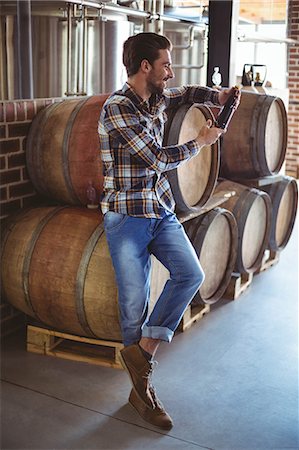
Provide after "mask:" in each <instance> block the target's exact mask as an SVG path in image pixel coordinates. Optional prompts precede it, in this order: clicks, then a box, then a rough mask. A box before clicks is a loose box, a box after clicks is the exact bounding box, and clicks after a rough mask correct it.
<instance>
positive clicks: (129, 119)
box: [104, 103, 222, 172]
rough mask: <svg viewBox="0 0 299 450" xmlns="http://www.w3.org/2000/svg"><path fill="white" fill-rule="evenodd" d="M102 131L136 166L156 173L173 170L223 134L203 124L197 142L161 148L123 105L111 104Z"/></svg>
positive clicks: (107, 107)
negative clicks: (139, 165)
mask: <svg viewBox="0 0 299 450" xmlns="http://www.w3.org/2000/svg"><path fill="white" fill-rule="evenodd" d="M104 128H105V130H106V132H107V133H108V134H109V136H110V137H111V138H112V139H113V140H114V141H116V143H118V144H121V146H122V147H123V148H124V149H125V150H127V151H128V152H129V153H130V154H131V155H132V156H133V157H134V158H136V159H138V162H139V164H142V165H143V166H145V167H147V168H149V169H152V170H155V171H156V172H165V171H167V170H172V169H175V168H176V167H178V166H179V164H180V163H181V162H182V161H187V160H188V159H190V158H191V157H192V156H194V155H196V154H197V153H198V152H199V151H200V149H201V148H202V147H203V146H204V145H209V144H211V143H213V142H216V140H217V139H218V137H219V136H220V135H221V134H222V131H221V130H220V129H218V128H210V126H208V125H206V126H204V127H202V129H201V131H200V133H199V135H198V137H197V138H196V139H193V140H191V141H189V142H187V143H185V144H182V145H172V146H167V147H160V146H158V145H157V144H156V142H155V141H154V139H153V137H152V136H151V135H150V133H149V132H148V129H147V128H146V127H145V126H144V125H143V124H142V123H140V121H139V118H138V116H137V115H136V114H135V112H134V111H133V110H132V109H131V108H130V106H129V105H128V104H125V103H120V104H119V103H110V104H109V105H107V106H106V107H105V118H104Z"/></svg>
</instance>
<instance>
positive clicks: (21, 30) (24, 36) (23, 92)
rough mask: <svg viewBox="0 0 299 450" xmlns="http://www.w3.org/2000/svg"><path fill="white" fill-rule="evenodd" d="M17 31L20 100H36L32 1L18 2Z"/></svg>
mask: <svg viewBox="0 0 299 450" xmlns="http://www.w3.org/2000/svg"><path fill="white" fill-rule="evenodd" d="M17 30H18V32H17V46H18V47H17V54H18V66H19V69H18V84H19V98H34V92H33V64H32V35H31V3H30V0H26V1H20V0H18V1H17Z"/></svg>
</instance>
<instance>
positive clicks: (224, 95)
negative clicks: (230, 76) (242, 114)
mask: <svg viewBox="0 0 299 450" xmlns="http://www.w3.org/2000/svg"><path fill="white" fill-rule="evenodd" d="M231 95H235V96H236V98H237V104H236V107H238V106H239V103H240V99H241V92H240V89H238V88H236V87H232V88H230V89H222V90H221V91H219V103H220V105H221V106H223V105H224V104H225V103H226V101H227V100H228V98H229V97H230V96H231Z"/></svg>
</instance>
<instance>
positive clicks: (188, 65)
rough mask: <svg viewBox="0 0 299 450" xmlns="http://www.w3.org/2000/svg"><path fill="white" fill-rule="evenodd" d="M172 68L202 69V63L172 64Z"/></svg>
mask: <svg viewBox="0 0 299 450" xmlns="http://www.w3.org/2000/svg"><path fill="white" fill-rule="evenodd" d="M171 67H172V68H173V69H202V68H203V67H204V64H200V65H192V64H172V65H171Z"/></svg>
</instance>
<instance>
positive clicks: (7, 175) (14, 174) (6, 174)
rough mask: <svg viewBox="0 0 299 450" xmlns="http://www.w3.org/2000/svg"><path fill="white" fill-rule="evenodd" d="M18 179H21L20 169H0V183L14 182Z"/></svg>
mask: <svg viewBox="0 0 299 450" xmlns="http://www.w3.org/2000/svg"><path fill="white" fill-rule="evenodd" d="M18 181H21V170H20V169H14V170H4V171H2V173H1V183H2V184H9V183H16V182H18Z"/></svg>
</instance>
